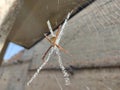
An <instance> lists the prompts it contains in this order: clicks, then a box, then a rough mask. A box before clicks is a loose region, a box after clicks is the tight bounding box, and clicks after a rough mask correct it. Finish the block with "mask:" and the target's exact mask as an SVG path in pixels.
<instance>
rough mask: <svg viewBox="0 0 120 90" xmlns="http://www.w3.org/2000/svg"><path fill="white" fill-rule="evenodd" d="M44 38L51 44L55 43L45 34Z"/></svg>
mask: <svg viewBox="0 0 120 90" xmlns="http://www.w3.org/2000/svg"><path fill="white" fill-rule="evenodd" d="M44 36H45V38H46V39H47V40H48V41H49V42H50V43H53V42H52V41H51V40H50V39H49V37H48V36H47V35H46V34H44Z"/></svg>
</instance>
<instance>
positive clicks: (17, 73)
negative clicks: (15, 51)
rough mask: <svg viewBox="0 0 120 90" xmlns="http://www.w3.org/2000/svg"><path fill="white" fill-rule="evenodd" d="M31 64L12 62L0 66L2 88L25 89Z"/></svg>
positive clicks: (0, 84)
mask: <svg viewBox="0 0 120 90" xmlns="http://www.w3.org/2000/svg"><path fill="white" fill-rule="evenodd" d="M28 66H29V64H26V63H25V64H12V65H7V66H6V65H5V66H2V67H1V68H0V90H24V88H25V81H26V75H27V71H28Z"/></svg>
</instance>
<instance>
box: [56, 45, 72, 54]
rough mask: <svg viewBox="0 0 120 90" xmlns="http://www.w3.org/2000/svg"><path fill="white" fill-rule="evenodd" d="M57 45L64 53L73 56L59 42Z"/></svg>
mask: <svg viewBox="0 0 120 90" xmlns="http://www.w3.org/2000/svg"><path fill="white" fill-rule="evenodd" d="M55 45H56V46H57V47H58V48H59V49H60V50H61V51H63V52H64V53H66V54H68V55H70V56H72V55H71V54H70V53H69V52H68V51H67V50H65V49H64V48H63V47H61V46H60V45H57V44H55Z"/></svg>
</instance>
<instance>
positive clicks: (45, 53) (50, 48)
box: [42, 45, 52, 61]
mask: <svg viewBox="0 0 120 90" xmlns="http://www.w3.org/2000/svg"><path fill="white" fill-rule="evenodd" d="M51 48H52V45H51V46H50V47H49V48H48V49H47V51H46V52H45V54H44V55H43V57H42V60H43V61H44V58H45V56H46V55H47V53H48V52H49V50H50V49H51Z"/></svg>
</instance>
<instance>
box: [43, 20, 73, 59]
mask: <svg viewBox="0 0 120 90" xmlns="http://www.w3.org/2000/svg"><path fill="white" fill-rule="evenodd" d="M47 24H48V28H49V30H50V32H51V35H52V37H51V38H49V37H48V36H47V35H46V34H44V36H45V38H46V39H47V40H48V41H49V42H50V43H51V46H50V47H49V48H48V49H47V50H46V52H45V53H44V55H43V57H42V60H44V58H45V57H46V55H47V53H48V52H49V50H50V49H51V48H52V47H57V48H58V49H59V50H61V51H63V52H64V53H66V54H69V55H70V56H71V54H70V53H69V52H68V51H67V50H65V49H64V48H63V47H62V46H60V45H59V44H57V43H56V41H57V39H58V37H59V34H60V30H61V26H59V27H58V29H57V32H56V34H54V33H53V30H52V27H51V25H50V22H49V20H48V22H47Z"/></svg>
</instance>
